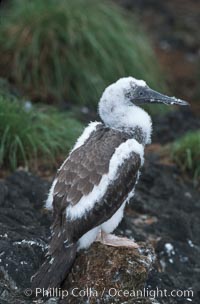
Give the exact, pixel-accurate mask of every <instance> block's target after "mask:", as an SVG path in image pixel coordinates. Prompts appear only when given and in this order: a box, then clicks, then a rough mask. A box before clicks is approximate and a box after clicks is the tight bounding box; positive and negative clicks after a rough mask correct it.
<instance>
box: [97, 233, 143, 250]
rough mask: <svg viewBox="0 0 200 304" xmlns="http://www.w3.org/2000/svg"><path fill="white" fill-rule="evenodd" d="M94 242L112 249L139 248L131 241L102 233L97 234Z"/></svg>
mask: <svg viewBox="0 0 200 304" xmlns="http://www.w3.org/2000/svg"><path fill="white" fill-rule="evenodd" d="M96 242H100V243H102V244H104V245H108V246H113V247H129V248H139V245H138V244H137V243H135V242H134V241H133V240H130V239H128V238H126V237H119V236H116V235H114V234H110V233H105V232H104V231H100V232H99V234H98V235H97V238H96Z"/></svg>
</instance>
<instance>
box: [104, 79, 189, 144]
mask: <svg viewBox="0 0 200 304" xmlns="http://www.w3.org/2000/svg"><path fill="white" fill-rule="evenodd" d="M156 103H161V104H166V105H183V106H186V105H188V103H187V102H186V101H184V100H181V99H177V98H175V97H169V96H167V95H163V94H160V93H158V92H156V91H154V90H152V89H150V87H149V86H148V85H147V84H146V82H145V81H143V80H137V79H135V78H133V77H125V78H121V79H119V80H118V81H116V82H115V83H113V84H111V85H110V86H108V87H107V88H106V89H105V91H104V92H103V95H102V97H101V99H100V102H99V114H100V117H101V119H102V120H103V122H104V123H105V125H107V126H109V127H112V128H117V129H127V130H134V129H135V128H140V129H141V130H142V131H143V133H144V134H146V142H149V139H150V134H151V118H150V116H149V115H148V114H147V113H146V112H145V111H144V110H143V109H142V108H140V105H142V104H156Z"/></svg>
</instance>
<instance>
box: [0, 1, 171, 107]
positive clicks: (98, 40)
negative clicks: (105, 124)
mask: <svg viewBox="0 0 200 304" xmlns="http://www.w3.org/2000/svg"><path fill="white" fill-rule="evenodd" d="M0 45H1V47H0V67H1V71H4V75H3V76H6V77H7V78H9V79H10V80H12V81H14V83H15V84H16V85H17V86H18V88H20V89H23V91H24V92H25V94H26V95H27V96H29V98H30V99H32V100H34V99H39V100H43V101H44V100H46V101H48V102H50V101H51V102H59V101H60V100H65V101H67V102H70V103H72V104H80V105H88V106H96V104H97V101H98V99H99V97H100V95H101V93H102V91H103V90H104V88H105V87H106V86H107V85H108V84H110V83H112V82H113V81H116V80H117V79H118V78H120V77H122V76H130V75H131V76H134V77H136V78H139V79H140V78H142V79H144V80H146V81H147V83H148V84H149V85H150V86H152V87H153V88H154V89H158V90H162V89H163V88H164V81H163V77H162V74H161V72H160V69H159V65H158V62H157V60H156V57H155V55H154V53H153V51H152V48H151V45H150V42H149V40H148V37H147V35H146V34H145V33H144V32H143V31H142V29H141V28H140V26H139V25H138V22H137V18H136V17H135V16H134V15H130V16H129V15H127V13H125V12H124V11H123V10H122V9H121V8H120V7H118V6H117V5H115V4H114V3H111V2H110V1H97V0H73V1H67V0H59V1H55V0H42V1H41V0H34V1H27V0H13V1H11V4H10V6H8V7H7V8H6V9H4V10H2V16H1V27H0ZM151 108H152V106H151ZM151 108H150V110H151ZM156 109H157V110H158V112H159V111H160V108H159V107H156ZM162 109H166V108H162Z"/></svg>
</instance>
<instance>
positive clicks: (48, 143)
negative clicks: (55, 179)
mask: <svg viewBox="0 0 200 304" xmlns="http://www.w3.org/2000/svg"><path fill="white" fill-rule="evenodd" d="M81 131H82V125H81V124H80V123H79V122H78V121H77V120H75V119H74V118H72V117H71V116H70V114H68V115H67V114H65V113H60V112H58V111H57V110H55V109H54V108H53V107H49V106H48V107H47V106H46V107H45V108H41V107H40V108H36V107H33V108H31V109H30V110H28V111H27V110H26V108H25V104H24V103H23V102H20V101H18V100H17V99H13V98H12V99H10V97H7V98H5V96H0V165H1V166H4V167H6V168H11V169H15V168H16V167H17V166H19V165H23V166H28V165H29V162H30V161H31V162H33V160H34V163H36V162H37V160H38V159H44V160H46V161H48V160H49V163H50V161H51V162H52V161H54V160H55V157H57V156H58V155H60V154H63V155H67V153H68V151H69V149H70V148H71V147H72V145H73V144H74V142H75V140H76V138H77V136H79V134H80V133H81Z"/></svg>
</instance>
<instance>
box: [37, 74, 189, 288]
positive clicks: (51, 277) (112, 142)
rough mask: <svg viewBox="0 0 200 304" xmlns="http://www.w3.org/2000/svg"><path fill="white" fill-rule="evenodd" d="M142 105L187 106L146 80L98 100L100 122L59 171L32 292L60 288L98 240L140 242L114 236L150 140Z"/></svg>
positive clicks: (122, 85)
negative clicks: (80, 255) (51, 219)
mask: <svg viewBox="0 0 200 304" xmlns="http://www.w3.org/2000/svg"><path fill="white" fill-rule="evenodd" d="M144 103H149V104H150V103H164V104H167V105H171V104H178V105H187V104H188V103H187V102H186V101H183V100H180V99H177V98H175V97H168V96H166V95H162V94H160V93H158V92H156V91H154V90H152V89H150V88H149V87H148V86H147V84H146V83H145V82H144V81H143V80H136V79H135V78H133V77H126V78H121V79H119V80H118V81H117V82H115V83H113V84H112V85H110V86H109V87H107V88H106V89H105V91H104V92H103V95H102V97H101V99H100V101H99V115H100V117H101V119H102V122H91V123H90V124H89V125H88V126H87V127H86V128H85V130H84V131H83V134H82V135H81V136H80V138H79V139H78V140H77V142H76V144H75V146H74V148H73V150H72V151H71V152H70V154H69V156H68V157H67V159H66V160H65V161H64V163H63V164H62V166H61V167H60V169H59V170H58V172H57V174H56V177H55V179H54V181H53V184H52V186H51V189H50V191H49V195H48V199H47V202H46V208H48V209H50V210H53V217H54V222H53V225H52V228H51V241H50V244H49V250H48V253H47V256H46V260H45V262H44V264H43V265H42V266H41V268H40V269H39V271H38V272H37V273H36V274H35V275H34V276H33V277H32V287H33V288H36V287H40V288H45V289H48V288H52V287H57V286H59V285H60V284H61V283H62V281H63V280H64V278H65V277H66V275H67V273H68V272H69V270H70V268H71V266H72V263H73V261H74V259H75V256H76V252H77V250H79V249H82V248H87V247H89V246H90V245H91V243H92V242H94V241H95V240H98V241H101V242H103V243H105V244H108V245H113V246H133V247H137V245H136V243H134V242H133V241H131V240H128V239H126V238H118V237H116V236H112V235H111V234H110V233H111V232H112V231H113V230H114V229H115V228H116V227H117V226H118V224H119V222H120V221H121V219H122V217H123V212H124V207H125V205H126V202H128V201H129V199H130V198H131V197H132V196H133V194H134V188H135V185H136V183H137V181H138V178H139V172H140V171H139V170H140V167H141V166H142V164H143V161H144V159H143V154H144V147H145V145H146V144H147V143H150V141H151V132H152V122H151V118H150V116H149V115H148V114H147V113H146V112H145V111H144V110H143V109H141V108H140V107H139V106H140V105H141V104H144Z"/></svg>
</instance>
